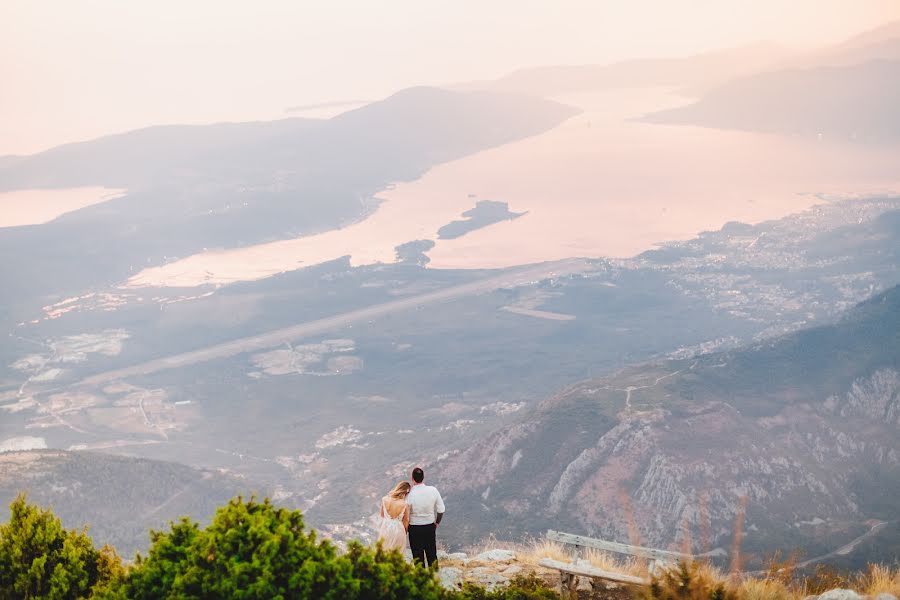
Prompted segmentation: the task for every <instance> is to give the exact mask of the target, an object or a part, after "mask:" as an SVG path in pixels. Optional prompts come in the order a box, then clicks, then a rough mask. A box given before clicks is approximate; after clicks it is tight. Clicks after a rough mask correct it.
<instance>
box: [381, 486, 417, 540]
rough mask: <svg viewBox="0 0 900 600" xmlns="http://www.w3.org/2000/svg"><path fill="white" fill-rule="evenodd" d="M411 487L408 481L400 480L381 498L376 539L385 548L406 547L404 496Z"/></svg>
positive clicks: (405, 507) (406, 515)
mask: <svg viewBox="0 0 900 600" xmlns="http://www.w3.org/2000/svg"><path fill="white" fill-rule="evenodd" d="M411 487H412V486H410V484H409V482H408V481H401V482H400V483H398V484H397V485H395V486H394V489H392V490H391V491H390V492H388V494H387V496H385V497H384V498H382V499H381V526H380V527H379V528H378V539H379V540H381V545H382V547H383V548H384V549H385V550H394V549H399V550H401V551H402V550H405V549H406V546H407V541H408V540H407V537H406V530H407V529H408V528H409V507H408V506H407V505H406V496H407V495H408V494H409V490H410V489H411Z"/></svg>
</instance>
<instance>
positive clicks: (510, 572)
mask: <svg viewBox="0 0 900 600" xmlns="http://www.w3.org/2000/svg"><path fill="white" fill-rule="evenodd" d="M521 572H522V567H520V566H519V565H510V566H508V567H506V568H505V569H503V570H502V571H500V573H501V574H502V575H503V576H504V577H515V576H516V575H518V574H519V573H521ZM895 600H896V599H895Z"/></svg>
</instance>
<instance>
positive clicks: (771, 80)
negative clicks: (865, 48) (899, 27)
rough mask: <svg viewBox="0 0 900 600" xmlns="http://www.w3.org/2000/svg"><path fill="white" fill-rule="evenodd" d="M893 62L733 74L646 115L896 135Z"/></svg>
mask: <svg viewBox="0 0 900 600" xmlns="http://www.w3.org/2000/svg"><path fill="white" fill-rule="evenodd" d="M898 105H900V62H898V61H897V60H873V61H869V62H865V63H861V64H854V65H850V66H820V67H813V68H798V69H787V70H780V71H773V72H767V73H761V74H757V75H751V76H749V77H746V78H743V79H737V80H735V81H732V82H729V83H727V84H725V85H722V86H721V87H718V88H716V89H714V90H712V91H710V92H709V93H708V94H706V95H705V96H703V97H702V98H701V99H700V100H698V101H697V102H695V103H693V104H689V105H687V106H682V107H678V108H673V109H668V110H663V111H660V112H656V113H652V114H650V115H648V116H646V117H645V118H644V120H646V121H648V122H650V123H659V124H679V125H701V126H705V127H715V128H720V129H739V130H746V131H758V132H765V133H779V134H789V135H799V136H803V137H810V138H813V139H821V140H824V141H829V142H834V141H838V142H846V141H852V142H856V143H870V144H885V143H889V144H894V143H897V142H900V115H898V113H897V109H896V107H897V106H898Z"/></svg>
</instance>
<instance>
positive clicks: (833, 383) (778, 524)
mask: <svg viewBox="0 0 900 600" xmlns="http://www.w3.org/2000/svg"><path fill="white" fill-rule="evenodd" d="M898 297H900V293H898V289H897V288H894V289H893V290H890V291H889V292H887V293H886V294H884V295H882V296H880V297H878V298H876V299H873V300H872V301H869V302H867V303H865V304H864V305H861V306H860V307H858V308H857V309H856V310H855V311H853V312H852V313H850V314H849V315H848V316H847V317H846V318H845V319H844V320H843V321H841V322H839V323H836V324H835V325H832V326H829V327H824V328H818V329H815V330H808V331H805V332H799V333H797V334H793V335H791V336H787V337H784V338H780V339H778V340H775V341H773V342H767V343H764V344H759V345H757V346H754V347H751V348H747V349H743V350H740V351H735V352H729V353H720V354H712V355H706V356H702V357H698V358H695V359H688V360H680V361H666V362H662V363H659V364H654V365H643V366H638V367H634V368H630V369H627V370H625V371H622V372H620V373H618V374H616V375H614V376H612V377H609V378H606V379H602V380H596V381H588V382H584V383H581V384H579V385H576V386H573V387H571V388H569V389H567V390H565V391H563V392H562V393H560V394H559V395H558V396H556V397H554V398H551V399H549V400H547V401H545V402H544V403H543V404H542V405H540V406H539V407H538V408H537V409H536V410H535V411H534V412H533V413H532V414H531V415H529V416H528V417H526V419H525V420H523V421H522V422H520V423H517V424H515V425H513V426H511V427H508V428H506V429H503V430H501V431H498V432H495V433H494V434H493V435H492V436H490V437H489V438H487V439H485V440H484V441H483V442H481V443H480V444H477V445H475V446H473V447H471V448H468V449H467V450H465V451H463V452H461V453H459V454H458V455H455V456H453V457H451V458H450V459H448V461H447V463H446V464H445V465H443V466H442V479H443V481H444V487H445V488H447V495H448V496H450V497H451V498H452V500H453V503H454V505H460V506H461V511H462V512H463V513H464V514H463V515H462V516H460V517H459V518H458V520H459V522H461V523H464V525H463V526H462V527H460V530H461V531H462V532H464V533H463V534H462V535H466V536H472V535H477V530H478V528H481V527H485V528H486V527H490V530H491V531H494V532H495V533H497V534H498V535H502V534H506V535H509V534H513V535H515V534H519V533H526V532H530V533H535V534H536V533H540V532H541V531H542V530H543V529H545V528H548V527H549V528H558V529H564V530H566V529H569V530H573V531H579V532H583V533H587V534H591V535H597V536H600V537H604V538H606V539H615V540H621V541H627V540H629V539H630V540H632V541H635V540H636V538H638V539H639V540H640V541H641V542H642V543H645V544H650V545H654V546H657V547H663V548H665V547H673V548H683V547H684V546H685V545H690V546H691V547H692V549H693V551H695V552H698V551H706V550H709V549H710V548H712V547H715V546H727V545H728V544H729V543H730V539H731V537H732V535H733V528H734V522H735V518H736V516H737V515H738V513H739V512H741V511H742V508H741V507H742V502H746V519H745V521H744V526H745V531H744V535H745V540H746V542H747V545H748V547H749V548H752V549H753V548H758V549H760V550H761V549H770V548H775V547H785V548H786V549H791V547H795V546H798V545H800V544H803V545H804V546H806V547H807V552H809V553H815V552H818V551H819V550H820V549H821V550H824V549H826V548H830V547H831V546H833V545H835V542H838V541H840V540H843V539H848V538H849V537H854V536H855V535H858V534H859V533H860V532H861V530H863V529H864V528H865V525H864V523H865V522H866V521H867V520H868V519H873V518H874V519H879V518H884V519H890V518H891V516H890V515H891V514H894V515H896V513H897V511H898V510H900V500H898V499H897V494H896V492H897V491H900V489H896V488H898V485H897V483H896V482H897V481H898V480H900V477H898V475H900V420H898V416H900V369H898V356H900V343H897V340H898V332H900V329H898V317H897V314H898V312H900V302H898ZM743 498H746V500H742V499H743ZM892 511H893V512H892ZM454 521H456V519H454Z"/></svg>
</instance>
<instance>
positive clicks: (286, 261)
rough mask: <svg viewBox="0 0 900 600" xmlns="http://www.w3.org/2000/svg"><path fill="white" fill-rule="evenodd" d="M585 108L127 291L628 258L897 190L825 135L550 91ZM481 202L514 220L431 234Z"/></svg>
mask: <svg viewBox="0 0 900 600" xmlns="http://www.w3.org/2000/svg"><path fill="white" fill-rule="evenodd" d="M557 100H558V101H560V102H563V103H566V104H570V105H573V106H578V107H579V108H581V109H582V110H583V111H584V112H583V113H582V114H580V115H577V116H575V117H573V118H571V119H569V120H568V121H566V122H564V123H563V124H562V125H560V126H559V127H557V128H555V129H553V130H551V131H549V132H546V133H544V134H542V135H538V136H535V137H532V138H529V139H526V140H522V141H519V142H514V143H511V144H506V145H504V146H501V147H498V148H494V149H491V150H487V151H484V152H480V153H478V154H475V155H472V156H469V157H465V158H463V159H460V160H456V161H453V162H450V163H447V164H444V165H440V166H438V167H435V168H434V169H432V170H431V171H430V172H428V173H427V174H426V175H425V176H424V177H422V178H421V179H419V180H417V181H414V182H410V183H403V184H398V185H396V186H394V187H392V188H391V189H388V190H385V191H383V192H381V193H380V194H378V198H379V199H381V200H382V203H381V205H380V206H379V207H378V209H377V210H376V212H375V213H374V214H373V215H371V216H370V217H369V218H367V219H365V220H363V221H360V222H358V223H356V224H354V225H351V226H348V227H344V228H342V229H337V230H333V231H328V232H325V233H322V234H319V235H314V236H308V237H303V238H298V239H294V240H284V241H278V242H272V243H267V244H260V245H256V246H251V247H247V248H240V249H234V250H227V251H216V252H204V253H202V254H198V255H195V256H192V257H188V258H185V259H182V260H180V261H177V262H174V263H170V264H167V265H163V266H161V267H156V268H150V269H146V270H144V271H142V272H141V273H139V274H137V275H136V276H135V277H133V278H132V279H131V280H130V281H129V284H130V285H133V286H193V285H199V284H202V283H215V284H225V283H229V282H233V281H240V280H252V279H259V278H263V277H267V276H270V275H273V274H276V273H280V272H283V271H288V270H292V269H296V268H300V267H305V266H310V265H314V264H319V263H322V262H326V261H329V260H334V259H337V258H340V257H342V256H347V255H349V256H350V261H351V263H352V264H353V265H356V266H359V265H370V264H375V263H390V262H394V261H395V247H396V246H398V245H400V244H403V243H405V242H409V241H413V240H420V239H430V240H434V241H435V242H436V244H435V246H434V248H433V249H432V250H430V251H429V252H427V255H428V257H429V258H430V259H431V262H430V263H429V266H430V267H436V268H499V267H508V266H513V265H519V264H527V263H535V262H542V261H548V260H557V259H561V258H566V257H573V256H579V257H630V256H634V255H636V254H638V253H640V252H642V251H644V250H648V249H651V248H653V247H654V246H656V245H657V244H660V243H662V242H666V241H671V240H679V239H687V238H690V237H693V236H695V235H696V234H697V233H698V232H700V231H703V230H708V229H718V228H719V227H721V226H722V225H723V224H725V223H726V222H729V221H741V222H745V223H756V222H759V221H764V220H768V219H774V218H778V217H781V216H784V215H786V214H790V213H794V212H797V211H800V210H803V209H806V208H808V207H810V206H812V205H814V204H817V203H821V202H822V201H823V200H822V199H821V197H820V195H823V194H826V195H840V194H851V195H858V194H860V193H862V194H865V193H878V192H883V191H890V190H897V189H900V177H898V174H897V172H896V169H895V168H893V167H894V165H895V160H893V159H894V158H895V156H893V155H892V153H891V152H890V151H889V150H883V149H873V148H866V147H864V146H862V145H858V146H857V145H851V144H838V143H832V142H830V141H828V140H813V139H801V138H790V137H784V136H776V135H765V134H755V133H746V132H735V131H723V130H716V129H706V128H700V127H685V126H663V125H654V124H648V123H642V122H639V121H637V120H636V119H637V118H638V117H640V116H641V115H643V114H646V113H648V112H651V111H653V110H658V109H661V108H666V107H670V106H676V105H678V104H680V103H683V102H685V100H684V99H683V98H679V97H677V96H674V95H673V94H671V93H669V92H667V91H665V90H661V89H643V90H628V91H620V92H604V93H592V94H577V95H571V96H567V97H561V98H557ZM477 200H495V201H502V202H507V203H509V210H510V211H512V212H515V213H522V212H527V214H525V215H524V216H522V217H519V218H518V219H515V220H512V221H505V222H501V223H496V224H493V225H489V226H487V227H484V228H482V229H479V230H476V231H473V232H470V233H468V234H466V235H464V236H462V237H459V238H456V239H438V235H437V231H438V229H440V228H441V227H442V226H444V225H446V224H448V223H450V222H451V221H454V220H459V219H460V218H461V215H462V213H463V212H465V211H467V210H469V209H471V208H472V207H473V206H474V204H475V202H476V201H477Z"/></svg>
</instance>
